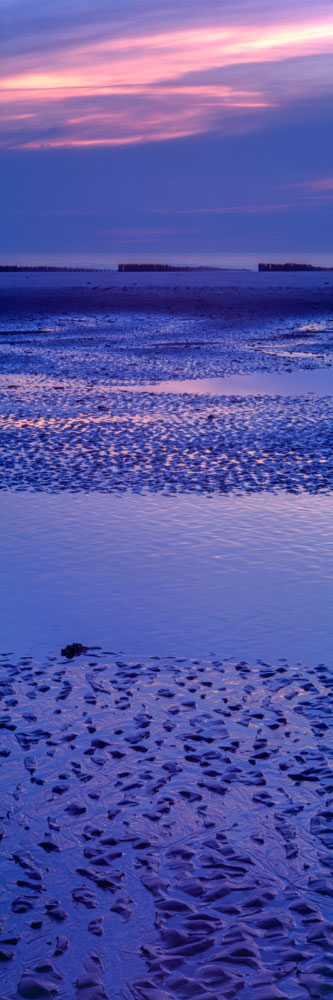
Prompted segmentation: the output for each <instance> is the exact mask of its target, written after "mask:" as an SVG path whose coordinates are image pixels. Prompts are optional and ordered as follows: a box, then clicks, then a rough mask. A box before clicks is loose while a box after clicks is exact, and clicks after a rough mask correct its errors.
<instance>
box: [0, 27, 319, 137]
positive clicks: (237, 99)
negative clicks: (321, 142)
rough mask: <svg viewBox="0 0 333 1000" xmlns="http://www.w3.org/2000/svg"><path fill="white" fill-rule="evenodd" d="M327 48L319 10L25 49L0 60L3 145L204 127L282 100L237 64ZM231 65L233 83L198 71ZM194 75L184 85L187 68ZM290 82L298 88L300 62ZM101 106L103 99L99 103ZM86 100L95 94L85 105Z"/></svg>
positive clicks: (284, 96)
mask: <svg viewBox="0 0 333 1000" xmlns="http://www.w3.org/2000/svg"><path fill="white" fill-rule="evenodd" d="M332 52H333V23H332V21H331V20H329V19H328V18H326V19H324V18H317V19H316V17H315V16H314V17H313V18H312V20H307V21H305V22H302V21H298V22H295V23H290V22H286V23H284V24H281V23H280V24H279V23H276V24H275V25H268V26H267V25H257V26H249V25H240V24H239V23H238V24H235V25H232V24H231V23H228V24H227V25H226V26H225V27H221V24H217V25H215V26H212V25H209V26H206V27H205V26H204V25H201V26H200V27H194V28H191V29H189V30H184V29H177V30H173V31H164V32H159V33H150V34H146V35H141V36H135V37H134V36H133V37H125V36H124V37H113V38H110V37H106V38H105V39H104V40H102V41H101V40H98V41H96V40H94V41H92V42H91V43H89V42H85V43H84V44H83V43H82V41H80V43H77V44H76V43H72V44H71V45H69V44H67V45H66V46H62V45H61V44H60V43H59V44H58V45H57V46H55V47H54V49H53V50H51V51H50V50H48V51H47V54H46V55H43V52H42V51H40V50H39V51H38V52H28V53H27V54H25V55H20V58H19V59H18V58H17V57H15V56H10V57H9V58H8V59H7V62H6V61H4V62H3V76H2V83H1V86H2V98H1V97H0V100H2V101H3V102H4V103H5V105H6V129H5V130H4V135H3V145H7V146H19V147H22V148H30V149H31V148H40V147H43V146H44V147H58V146H83V145H86V146H99V145H106V146H108V145H109V146H113V145H123V144H126V143H140V142H147V141H152V140H154V141H156V140H157V141H161V140H164V139H170V138H180V137H184V136H188V135H196V134H199V133H202V132H205V131H211V130H213V129H215V128H219V127H221V125H222V126H223V124H224V123H225V122H228V123H229V126H230V121H231V117H230V116H231V115H232V114H233V115H234V116H235V118H234V120H235V121H237V115H238V114H240V113H242V112H244V113H245V112H247V113H248V114H249V115H251V114H252V113H253V114H254V113H256V112H258V113H260V111H261V110H263V109H265V108H268V107H270V106H274V103H275V102H276V101H279V102H282V103H283V102H288V87H287V86H286V88H285V91H284V92H283V89H282V91H281V89H279V92H278V95H277V96H275V98H273V97H272V94H270V92H269V85H267V82H266V83H265V84H263V86H262V88H261V89H259V90H258V87H257V86H256V85H254V86H248V85H247V86H242V67H244V66H246V67H250V68H251V67H252V75H253V79H254V81H255V79H256V69H255V67H256V65H257V64H258V62H260V63H261V64H262V63H266V64H268V65H269V64H276V63H278V62H280V61H283V60H286V59H291V58H292V59H293V60H295V59H296V58H297V57H298V58H299V59H300V62H301V57H304V56H318V55H320V54H327V53H332ZM230 66H235V67H238V69H239V83H238V84H237V85H236V86H235V87H230V86H229V87H227V86H221V85H219V84H218V83H217V82H215V83H214V82H213V83H211V82H210V83H203V81H202V80H201V79H200V74H203V73H207V71H209V72H212V71H216V72H219V71H220V70H221V68H224V67H230ZM189 74H191V75H192V77H193V76H194V80H192V81H191V82H190V83H189V81H188V79H187V77H188V75H189ZM299 90H300V93H302V78H301V70H300V79H299ZM106 101H107V102H108V103H107V106H106V103H105V102H106ZM92 102H95V103H94V105H93V107H92Z"/></svg>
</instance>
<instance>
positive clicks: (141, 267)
mask: <svg viewBox="0 0 333 1000" xmlns="http://www.w3.org/2000/svg"><path fill="white" fill-rule="evenodd" d="M223 270H224V268H223V267H205V266H202V267H186V266H183V265H180V266H179V267H176V266H175V265H174V264H118V271H223Z"/></svg>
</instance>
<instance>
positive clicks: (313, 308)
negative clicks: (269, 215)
mask: <svg viewBox="0 0 333 1000" xmlns="http://www.w3.org/2000/svg"><path fill="white" fill-rule="evenodd" d="M332 287H333V282H332V278H331V277H330V276H329V275H326V274H313V275H312V274H311V275H294V274H293V275H283V276H282V275H279V274H276V275H273V276H272V275H258V274H251V273H245V272H244V273H243V274H234V275H230V274H221V275H219V276H218V278H217V277H216V275H215V274H214V275H210V276H209V277H208V276H206V275H205V277H204V279H203V277H202V276H199V277H198V275H186V277H184V275H181V276H176V275H173V274H172V275H162V276H158V279H157V278H156V276H154V280H152V276H151V275H150V274H147V275H143V276H142V275H140V277H139V276H138V275H133V276H128V275H117V274H105V273H104V274H101V275H95V274H94V275H91V276H89V275H85V276H84V277H83V276H82V275H68V276H64V275H61V276H59V275H52V276H50V275H29V276H24V275H19V276H17V275H9V276H5V280H4V276H1V277H0V305H1V308H2V327H1V331H2V332H1V336H0V369H1V370H0V388H1V392H2V396H1V410H0V432H1V444H2V451H3V456H4V465H3V469H2V474H1V480H0V488H1V489H2V490H6V491H8V493H13V491H15V492H24V493H25V492H35V493H36V492H37V493H40V494H41V495H44V494H45V493H46V492H50V493H52V494H54V495H55V494H59V493H63V494H64V495H65V494H66V493H67V494H68V496H67V497H66V502H67V500H68V502H70V500H71V502H72V504H73V503H74V499H75V500H76V499H77V500H78V501H79V500H80V496H82V494H88V493H89V494H92V493H93V492H95V493H113V494H119V493H120V494H124V493H125V492H126V493H128V494H131V493H132V494H138V496H137V500H138V502H139V501H140V500H141V499H147V498H143V497H142V494H148V493H151V494H155V495H157V494H163V502H166V503H168V504H169V505H172V504H173V503H174V500H175V498H174V494H175V493H177V494H193V493H194V494H200V499H201V500H202V501H203V502H204V503H205V504H206V505H207V509H208V505H209V503H210V502H211V496H212V495H214V496H217V497H218V495H221V494H228V497H227V499H228V501H230V502H231V503H232V501H233V498H234V497H235V496H236V495H237V496H239V497H241V498H242V500H243V501H244V503H245V502H246V503H247V504H248V511H249V512H250V511H251V506H250V505H251V503H253V502H254V500H255V499H256V498H254V497H253V494H254V493H256V494H261V495H262V499H263V503H265V497H267V496H268V495H269V494H270V493H276V494H277V500H278V497H279V496H280V495H282V491H283V493H284V495H286V494H288V502H289V501H290V500H291V499H293V501H294V503H295V516H296V517H297V515H298V513H299V508H298V506H297V505H298V503H301V496H300V494H301V495H305V494H316V497H315V501H316V503H318V504H319V503H321V502H323V503H326V501H327V500H328V499H329V496H330V495H331V492H332V441H333V420H332V416H333V415H332V391H331V390H330V388H329V374H330V369H331V367H332V364H333V323H332ZM305 370H306V375H307V376H308V377H309V380H310V381H309V383H307V387H306V389H304V391H302V392H300V388H299V381H298V382H297V377H296V378H295V380H294V382H293V376H297V375H298V376H299V375H300V374H301V376H302V377H303V374H304V373H305ZM315 371H316V373H317V375H316V378H317V376H318V379H319V385H318V380H317V383H316V386H314V385H313V386H312V383H311V373H312V372H315ZM321 371H323V372H324V374H325V379H324V380H323V383H322V384H321V383H320V377H321V376H320V372H321ZM265 373H266V374H267V373H268V374H270V375H272V376H273V375H274V376H283V377H284V376H288V378H290V392H288V395H287V396H286V395H285V394H284V393H282V392H281V393H279V392H278V391H275V384H274V379H273V382H272V385H271V388H270V391H264V390H263V383H260V378H259V385H258V388H256V387H255V388H254V389H253V391H252V392H250V394H249V395H247V396H245V395H242V394H241V392H237V391H235V393H234V394H231V395H230V394H227V393H226V394H223V391H222V392H221V391H220V390H221V387H220V386H219V392H218V393H216V395H214V394H213V395H212V393H211V392H209V391H207V394H205V393H203V394H202V393H199V392H196V391H195V386H194V384H193V383H194V382H195V381H196V380H202V379H208V380H209V379H215V378H218V379H225V378H228V377H237V378H238V377H239V378H241V377H244V376H248V377H251V378H255V379H256V378H257V377H259V376H262V375H263V374H265ZM184 380H186V383H187V386H188V383H189V382H190V390H189V391H188V392H185V393H182V392H180V391H179V387H178V388H177V385H175V383H177V382H184ZM169 381H171V382H172V383H173V386H172V391H171V390H170V386H169V388H166V387H165V386H164V388H163V391H157V392H156V391H155V388H156V387H158V384H159V383H163V382H164V383H167V382H169ZM324 383H325V384H324ZM138 387H140V389H141V390H143V391H140V392H137V391H128V390H136V389H137V388H138ZM74 493H75V494H76V497H75V498H73V496H71V494H74ZM324 494H327V496H324ZM218 498H219V499H221V497H218ZM56 499H57V498H56V496H53V497H52V501H54V502H56ZM92 499H93V498H92ZM121 499H122V498H121V497H118V500H119V501H121ZM149 499H150V500H155V499H157V497H150V498H149ZM194 499H195V498H194ZM222 499H224V498H223V497H222ZM260 499H261V497H260ZM274 499H275V498H274ZM41 500H43V496H41ZM46 508H47V505H45V510H44V521H43V524H44V529H43V530H45V518H46V520H47V517H48V516H49V515H48V513H47V509H46ZM3 510H4V514H5V516H4V517H3V519H2V524H1V530H2V532H3V533H4V535H5V536H6V534H7V531H8V528H10V525H11V523H12V522H11V516H10V515H8V516H7V517H6V512H5V507H4V508H3ZM71 516H72V515H71V513H70V517H71ZM93 516H94V515H93ZM105 516H106V517H107V518H108V517H109V515H108V514H106V515H105ZM196 516H197V515H196ZM246 516H248V515H247V514H246ZM263 517H264V515H263ZM41 521H42V519H41ZM318 521H319V522H320V516H319V517H318ZM246 523H247V521H246ZM34 524H35V522H34ZM49 524H50V526H51V520H50V521H49ZM251 524H252V527H253V525H254V520H253V519H252V522H251V517H250V529H251ZM203 525H204V518H201V521H200V514H199V513H198V522H196V528H195V531H196V533H197V537H198V538H200V537H202V535H203ZM126 526H127V525H126V511H125V505H124V511H123V531H125V533H126ZM111 528H112V530H113V531H115V530H116V528H117V524H116V520H115V519H114V520H113V521H112V518H111ZM34 530H35V527H34ZM108 530H109V531H110V523H109V524H108ZM246 530H247V531H248V530H249V529H248V528H247V529H246ZM257 530H258V542H259V544H260V538H261V533H260V528H259V529H257ZM232 531H236V532H237V523H236V524H235V525H234V523H233V528H232ZM120 534H121V532H119V535H120ZM17 537H19V532H18V533H17V536H15V538H13V543H12V544H13V549H12V554H11V551H10V547H8V545H6V546H5V551H6V563H4V565H3V567H2V580H3V582H4V584H6V580H8V579H9V577H10V569H11V567H12V566H13V565H14V558H15V546H16V544H17ZM130 537H133V539H134V542H133V545H134V548H135V544H136V543H135V531H134V532H133V534H132V536H130ZM217 537H219V536H217ZM244 537H246V536H244ZM81 542H82V546H83V545H84V534H83V535H82V537H81ZM231 543H232V538H231ZM38 544H39V545H40V544H43V540H42V539H41V541H39V543H38ZM128 544H132V543H129V542H128V541H127V542H126V543H124V545H123V550H124V551H125V550H126V545H128ZM163 544H165V541H164V543H163ZM209 544H210V543H209ZM284 544H285V545H286V540H285V543H284ZM251 546H252V547H253V546H254V550H255V549H256V536H255V537H254V539H251V544H250V545H249V548H250V550H251V552H252V549H251ZM294 546H295V551H296V549H297V560H296V562H297V572H298V573H301V572H302V551H303V549H302V546H298V543H297V541H295V542H294ZM208 548H209V546H208ZM305 548H306V553H305V555H304V560H303V563H304V567H305V566H306V567H307V570H306V572H307V573H308V571H309V567H311V560H314V562H313V565H314V566H315V568H316V570H315V571H316V573H317V574H318V573H319V577H320V580H319V582H318V589H319V591H320V593H321V592H322V591H321V588H322V589H323V593H324V594H325V601H326V602H327V585H328V577H329V573H328V572H327V568H326V565H325V557H324V552H323V553H322V557H321V556H320V557H319V556H318V552H317V549H316V548H315V546H314V543H313V539H312V537H311V531H309V537H308V541H307V545H306V547H305ZM65 551H66V547H64V552H65ZM234 551H235V552H236V548H235V549H234ZM304 551H305V550H304ZM38 552H39V549H38V545H36V553H35V562H34V574H35V577H34V587H36V586H37V588H38V587H39V588H40V593H41V594H42V593H43V600H45V601H46V604H47V601H48V600H50V597H51V592H52V588H51V585H50V579H51V580H52V579H53V578H52V573H54V566H53V563H52V560H47V559H46V563H47V564H48V565H47V572H45V560H44V561H43V558H41V559H40V560H39V559H38ZM162 552H163V545H161V544H159V545H158V546H157V548H156V550H155V551H154V553H153V555H154V559H155V560H158V559H161V557H162ZM62 554H63V553H62V550H61V549H60V561H61V558H62ZM105 558H106V555H105ZM140 558H141V562H142V565H144V560H145V553H144V551H143V552H142V553H141V556H140ZM251 558H252V556H251ZM256 558H257V556H255V557H253V563H254V564H255V559H256ZM117 559H118V564H119V565H120V564H121V553H120V554H119V553H118V556H117ZM242 559H243V556H242ZM242 559H240V560H239V563H237V559H236V560H234V563H233V564H232V566H231V570H230V577H231V576H232V575H233V574H234V584H233V585H234V586H235V592H236V590H237V586H238V590H239V593H241V592H242V591H241V587H242V586H244V587H245V590H244V594H245V598H246V599H244V601H243V604H242V607H243V608H245V606H246V600H247V591H246V587H248V589H249V590H250V587H251V583H250V582H247V583H245V582H244V581H245V575H244V573H243V568H242V567H243V562H244V560H243V562H242ZM82 562H83V560H82ZM322 564H323V569H322V571H321V569H320V567H321V566H322ZM96 566H97V562H96V563H95V572H96ZM43 567H44V569H43ZM318 567H319V569H318ZM115 569H117V565H116V567H115ZM266 569H268V573H270V572H271V569H272V572H273V573H274V566H273V567H272V568H270V566H269V567H266V566H265V571H266ZM67 570H68V567H67V569H66V559H64V561H63V568H62V577H61V573H60V576H59V581H58V582H59V584H60V586H62V585H63V589H64V592H66V585H68V572H67ZM135 574H136V575H135ZM258 576H259V578H261V577H262V568H261V567H260V560H259V565H258ZM146 578H147V580H148V579H149V571H148V573H147V574H146ZM134 579H135V581H136V587H137V593H138V595H139V594H140V583H141V579H142V577H141V575H140V568H139V569H135V568H134ZM316 579H317V577H316ZM237 581H238V583H237ZM125 582H126V581H125ZM129 582H130V583H131V585H132V577H131V580H130V581H129ZM123 583H124V581H123ZM89 586H90V588H91V592H92V593H93V590H94V572H92V573H91V580H90V581H89ZM187 591H188V592H187V598H188V600H190V598H191V592H192V591H191V584H189V585H188V586H187ZM145 593H147V595H148V598H147V606H148V610H149V609H150V611H151V613H152V609H153V608H154V601H156V599H157V598H158V595H159V593H161V591H159V589H158V586H157V587H156V582H155V584H154V577H153V576H152V578H151V582H150V600H149V587H148V590H146V591H145ZM207 593H208V597H207V595H206V597H207V600H208V599H209V588H208V590H207ZM285 593H286V591H285V589H284V588H283V587H280V591H279V590H278V591H277V596H275V599H274V614H275V619H274V620H275V625H276V622H280V648H281V652H280V653H279V655H280V656H283V649H284V630H285V627H286V617H285V616H284V614H283V610H281V609H283V601H284V600H285ZM76 600H77V601H80V593H79V591H77V592H74V593H73V594H72V595H71V602H72V604H70V602H69V613H70V609H71V606H72V608H73V618H72V620H73V621H74V620H75V601H76ZM259 603H260V602H259V600H258V601H257V604H258V605H259ZM11 607H12V614H13V621H15V624H17V632H18V634H19V635H20V646H21V648H22V628H23V625H24V615H22V616H21V617H20V616H19V618H18V620H17V623H16V619H15V614H14V607H15V604H14V602H13V603H12V605H11ZM138 607H139V603H138ZM204 608H205V604H204V601H203V602H202V608H201V610H200V606H198V618H199V619H200V615H201V617H202V619H204V618H205V612H204ZM258 613H259V620H260V607H256V608H255V614H256V615H257V614H258ZM302 614H304V611H302ZM302 614H301V613H300V612H299V613H298V612H297V611H295V620H294V622H293V623H292V633H293V636H292V638H293V642H294V643H297V637H298V635H300V629H301V627H302V620H303V619H302ZM267 616H268V617H267ZM279 616H280V617H279ZM266 619H267V620H269V601H268V611H267V615H266ZM267 620H266V626H267ZM123 621H124V626H123V635H122V638H121V649H122V650H123V651H125V652H119V651H118V652H110V651H108V649H104V648H103V649H99V648H94V649H92V648H91V649H90V650H88V651H87V652H85V653H83V654H82V655H81V656H79V657H77V658H74V659H72V660H70V661H68V660H67V659H66V658H64V657H61V656H60V650H59V647H58V646H57V641H56V639H55V638H54V639H53V642H51V647H48V648H52V654H51V655H46V654H45V655H44V653H43V652H41V651H39V652H38V653H36V657H35V658H32V657H31V656H30V655H26V656H24V657H23V658H21V659H20V660H19V659H18V658H17V655H16V656H15V655H14V654H13V653H9V652H8V654H5V653H4V654H3V655H2V657H1V661H0V663H1V669H0V697H1V700H2V707H1V715H0V788H1V798H0V814H1V819H0V836H1V840H2V879H1V893H0V899H1V907H0V918H1V919H0V959H1V962H0V992H1V998H3V1000H20V998H22V997H23V998H30V1000H33V998H38V997H48V996H49V997H51V998H52V997H53V996H54V997H57V996H58V997H59V1000H72V998H74V1000H104V998H109V1000H183V998H184V1000H186V998H193V1000H201V998H202V1000H224V998H226V1000H229V998H233V997H242V998H243V1000H274V998H278V997H280V998H283V997H284V998H285V1000H303V998H306V997H309V996H310V997H311V998H312V997H314V998H317V997H322V996H330V995H332V983H333V963H332V945H333V921H332V899H333V880H332V846H333V812H332V802H333V798H332V793H333V777H332V741H331V723H332V681H331V675H330V671H329V666H328V665H325V664H324V663H320V662H319V659H320V657H319V656H318V657H317V658H316V659H315V660H314V659H313V658H312V657H311V662H307V663H305V664H304V663H300V662H296V665H295V662H291V661H290V660H288V661H287V660H282V659H281V660H279V659H278V658H274V660H273V659H272V661H271V662H270V663H269V664H268V663H266V662H263V660H262V659H259V660H256V655H254V654H253V650H252V649H251V648H250V647H251V643H250V642H249V649H248V650H247V652H246V661H247V660H248V661H249V662H246V661H245V657H244V659H242V660H240V659H239V660H237V659H230V658H229V659H225V656H226V649H225V641H226V634H227V630H226V629H225V628H224V626H223V618H222V616H221V619H220V625H219V630H218V642H217V643H216V641H215V640H216V635H215V637H214V648H216V649H217V652H216V654H211V653H209V649H211V648H212V646H211V644H210V640H209V637H208V640H207V655H205V656H201V655H198V651H197V650H196V649H194V648H193V635H192V633H191V619H190V617H189V616H186V615H184V620H183V622H182V640H183V643H184V647H185V646H186V649H187V650H188V651H190V652H189V653H188V655H191V657H192V658H191V659H188V658H185V657H184V658H181V657H180V656H179V653H178V655H176V656H173V657H168V656H166V657H164V656H163V658H162V657H160V656H158V655H154V656H151V657H150V658H149V657H147V656H145V657H141V655H140V653H139V652H138V654H135V656H132V655H131V656H129V655H128V650H129V649H130V650H131V651H133V650H134V649H136V648H138V646H137V645H136V639H137V636H138V630H137V626H136V613H135V612H133V613H132V612H131V607H130V606H129V607H128V614H127V616H125V617H124V619H123ZM202 625H205V621H204V620H203V621H201V620H200V621H199V633H198V634H202V632H201V633H200V629H201V626H202ZM90 626H91V630H92V631H93V623H90ZM58 627H59V622H58V624H57V628H58ZM288 627H289V626H288ZM57 634H58V633H57ZM109 634H112V622H110V628H109ZM204 634H205V633H204ZM53 635H54V636H55V631H54V633H53ZM154 638H156V636H154ZM275 638H276V635H275ZM73 639H78V640H81V641H82V639H83V637H82V636H81V635H72V634H71V635H68V636H64V639H63V640H62V641H63V643H65V642H68V641H69V642H70V641H72V640H73ZM97 641H98V642H101V641H102V640H101V637H100V636H98V637H97ZM229 641H230V635H229ZM90 642H91V640H89V644H90ZM236 642H237V629H235V644H236ZM117 646H118V643H117ZM2 648H3V646H2ZM155 648H156V647H155V643H154V648H153V647H151V652H154V651H155ZM111 649H113V645H112V646H111ZM162 652H164V650H162ZM156 653H157V654H158V653H161V649H160V650H159V649H158V648H157V649H156ZM176 654H177V651H176ZM262 655H263V654H261V656H262ZM303 659H304V657H303ZM295 660H297V661H298V660H299V654H298V656H297V657H296V658H295ZM138 661H139V662H138Z"/></svg>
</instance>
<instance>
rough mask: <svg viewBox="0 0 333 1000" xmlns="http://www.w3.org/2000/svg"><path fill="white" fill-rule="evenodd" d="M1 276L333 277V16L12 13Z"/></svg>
mask: <svg viewBox="0 0 333 1000" xmlns="http://www.w3.org/2000/svg"><path fill="white" fill-rule="evenodd" d="M0 34H1V39H2V41H1V96H0V100H1V112H2V129H1V138H0V158H1V176H0V180H1V183H0V190H1V216H2V221H1V231H2V236H1V246H0V261H1V262H2V263H68V264H73V263H77V264H79V263H82V264H87V263H93V264H98V265H103V266H107V265H108V264H109V265H110V266H113V265H114V264H116V263H117V262H118V261H126V260H143V259H145V260H161V261H171V262H174V263H177V262H179V263H212V264H221V265H223V264H231V263H235V264H238V265H241V264H243V263H244V264H248V263H255V261H256V260H258V259H264V260H265V259H266V260H267V259H270V260H271V259H272V260H274V259H276V260H281V259H296V257H297V259H299V260H310V261H313V262H315V263H332V264H333V246H332V232H333V226H332V221H333V220H332V217H331V216H332V203H333V158H332V153H333V129H332V124H333V110H332V109H333V101H332V98H333V71H332V66H333V60H332V56H333V2H332V0H317V2H316V3H314V0H311V2H310V0H293V2H292V3H291V2H290V0H288V2H287V0H280V3H279V4H276V3H275V2H274V3H273V2H272V0H205V3H204V4H203V3H202V0H191V3H189V2H188V0H186V2H184V0H179V2H176V0H164V2H163V3H161V4H158V3H157V2H156V0H95V2H94V3H93V2H92V0H89V2H88V0H57V3H56V4H46V3H45V0H29V3H27V2H26V0H0Z"/></svg>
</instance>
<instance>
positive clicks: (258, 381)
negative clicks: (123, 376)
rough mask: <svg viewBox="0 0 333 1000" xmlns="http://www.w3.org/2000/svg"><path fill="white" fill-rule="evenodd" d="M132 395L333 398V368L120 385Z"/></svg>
mask: <svg viewBox="0 0 333 1000" xmlns="http://www.w3.org/2000/svg"><path fill="white" fill-rule="evenodd" d="M118 388H119V389H125V388H126V389H127V390H129V391H133V392H153V393H160V392H172V393H181V394H183V393H189V394H190V395H199V396H205V395H207V394H208V395H209V396H233V395H235V396H252V395H255V396H257V395H258V396H293V397H295V396H303V395H305V394H308V393H316V395H320V396H326V395H327V396H331V395H332V392H333V372H332V371H331V369H330V368H318V369H316V368H312V369H310V370H309V371H303V370H302V371H296V372H292V373H290V374H288V373H287V372H283V373H281V374H280V373H279V372H273V373H271V372H255V373H254V375H231V376H230V377H229V378H218V377H217V378H197V379H179V380H178V379H173V380H170V381H169V382H156V383H155V384H151V385H150V384H149V383H144V384H143V385H131V386H119V387H118Z"/></svg>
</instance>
